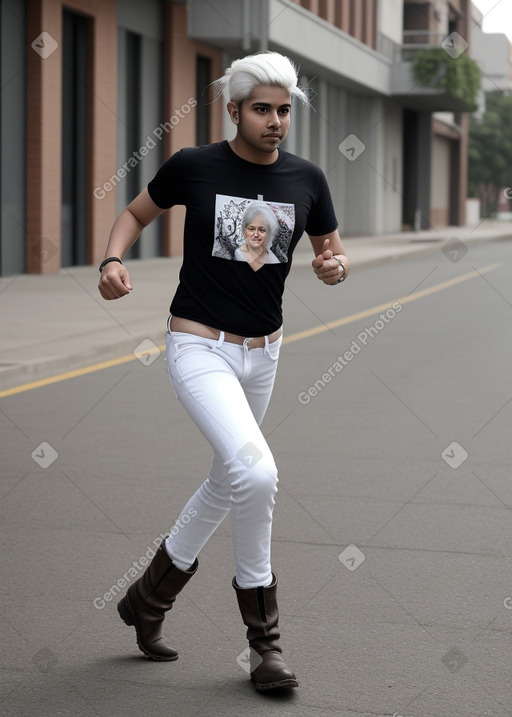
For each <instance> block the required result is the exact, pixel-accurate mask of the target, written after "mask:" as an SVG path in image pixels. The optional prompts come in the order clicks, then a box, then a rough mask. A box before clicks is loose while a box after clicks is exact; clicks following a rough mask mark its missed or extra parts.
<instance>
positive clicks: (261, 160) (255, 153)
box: [229, 135, 279, 164]
mask: <svg viewBox="0 0 512 717" xmlns="http://www.w3.org/2000/svg"><path fill="white" fill-rule="evenodd" d="M229 146H230V147H231V149H232V150H233V152H234V153H235V154H237V155H238V156H239V157H241V158H242V159H245V160H246V162H252V163H253V164H274V162H276V161H277V158H278V157H279V152H278V150H277V147H276V149H274V150H273V151H272V152H260V151H259V150H257V149H255V148H254V147H251V146H250V145H248V144H246V142H244V141H243V139H241V138H240V137H239V136H238V135H237V136H236V137H235V139H232V140H231V142H229Z"/></svg>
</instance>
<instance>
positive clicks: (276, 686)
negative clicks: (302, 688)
mask: <svg viewBox="0 0 512 717" xmlns="http://www.w3.org/2000/svg"><path fill="white" fill-rule="evenodd" d="M253 682H254V687H255V688H256V690H257V691H258V692H269V691H270V690H283V689H285V690H290V689H293V688H294V687H298V686H299V683H298V682H297V680H294V679H293V678H291V677H290V678H288V679H287V680H280V681H279V682H268V683H267V684H262V683H261V682H256V681H255V680H253Z"/></svg>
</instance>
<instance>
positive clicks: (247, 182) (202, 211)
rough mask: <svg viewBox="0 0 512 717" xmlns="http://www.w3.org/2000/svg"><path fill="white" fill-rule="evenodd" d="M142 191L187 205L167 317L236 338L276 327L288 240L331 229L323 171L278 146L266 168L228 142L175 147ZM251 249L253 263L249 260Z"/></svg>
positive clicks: (164, 203)
mask: <svg viewBox="0 0 512 717" xmlns="http://www.w3.org/2000/svg"><path fill="white" fill-rule="evenodd" d="M148 192H149V195H150V197H151V199H152V200H153V201H154V202H155V204H157V206H159V207H161V208H162V209H167V208H169V207H172V206H174V205H175V204H183V205H185V206H186V208H187V212H186V219H185V230H184V243H183V265H182V268H181V271H180V282H179V285H178V288H177V290H176V294H175V296H174V299H173V300H172V303H171V307H170V310H171V313H172V314H174V315H175V316H181V317H183V318H185V319H192V320H194V321H199V322H201V323H203V324H207V325H208V326H213V327H214V328H217V329H222V330H224V331H228V332H230V333H234V334H239V335H241V336H263V335H265V334H270V333H272V332H273V331H275V330H276V329H278V328H279V327H280V326H281V324H282V296H283V292H284V283H285V279H286V277H287V275H288V272H289V271H290V267H291V260H292V253H293V250H294V249H295V246H296V245H297V242H298V241H299V239H300V238H301V236H302V234H303V233H304V231H306V232H307V233H308V234H311V235H312V236H320V235H322V234H328V233H329V232H332V231H334V230H335V229H336V228H337V226H338V223H337V221H336V216H335V213H334V207H333V204H332V199H331V194H330V191H329V187H328V185H327V181H326V179H325V176H324V174H323V172H322V171H321V170H320V169H319V168H318V167H317V166H316V165H314V164H312V163H311V162H308V161H306V160H304V159H300V158H299V157H296V156H295V155H293V154H290V153H288V152H285V151H283V150H281V149H280V150H279V156H278V159H277V160H276V161H275V162H274V163H273V164H269V165H263V164H254V163H252V162H247V161H246V160H244V159H242V158H241V157H239V156H238V155H237V154H235V153H234V152H233V150H232V149H231V147H230V146H229V144H228V142H227V141H223V142H219V143H215V144H211V145H206V146H203V147H195V148H187V149H182V150H180V151H179V152H177V153H176V154H174V155H173V156H172V157H170V158H169V159H168V160H167V161H166V162H165V163H164V164H163V165H162V167H161V168H160V169H159V170H158V172H157V174H156V176H155V177H154V179H153V180H152V181H151V182H150V183H149V185H148ZM246 225H248V229H247V230H246V233H245V234H244V227H245V226H246ZM255 227H256V236H257V240H256V242H257V243H256V248H254V246H253V247H252V251H249V249H248V247H249V243H250V241H251V239H247V238H246V237H247V236H248V235H250V234H251V232H252V233H253V234H254V231H255ZM258 228H259V230H258ZM262 228H263V229H262ZM258 231H259V233H258ZM262 236H264V237H266V242H265V241H263V240H262V239H261V237H262ZM258 252H260V259H261V261H259V262H254V261H253V257H254V255H255V253H256V254H257V253H258ZM262 262H263V263H262Z"/></svg>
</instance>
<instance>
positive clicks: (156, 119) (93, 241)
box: [0, 0, 470, 275]
mask: <svg viewBox="0 0 512 717" xmlns="http://www.w3.org/2000/svg"><path fill="white" fill-rule="evenodd" d="M469 9H470V3H469V0H432V1H431V2H425V1H423V2H414V0H406V1H405V2H404V0H300V1H299V0H294V1H290V0H208V1H206V0H174V1H163V0H103V1H101V0H0V27H1V30H0V33H1V35H0V74H1V79H2V94H1V102H0V156H1V173H0V182H1V192H2V214H1V221H0V273H1V274H4V275H6V274H13V273H18V272H25V271H27V272H33V273H46V272H55V271H58V270H59V269H60V268H61V267H65V266H71V265H80V264H96V263H99V261H100V260H101V258H102V257H103V252H104V249H105V245H106V242H107V239H108V232H109V230H110V227H111V225H112V223H113V221H114V219H115V216H116V215H117V214H118V213H119V211H120V210H121V209H122V208H123V207H124V206H125V205H126V204H127V203H128V202H129V201H130V199H131V198H132V197H133V196H135V195H136V194H137V193H138V192H139V191H140V190H141V189H142V188H143V187H144V186H145V185H146V184H147V182H148V181H149V179H151V177H152V176H153V175H154V173H155V172H156V170H157V168H158V166H159V165H160V164H161V163H162V162H163V161H164V159H165V158H166V157H168V156H169V155H170V154H172V153H173V152H174V151H176V150H178V149H179V148H181V147H183V146H194V145H198V144H205V143H209V142H213V141H218V140H220V139H223V138H225V137H227V138H230V137H231V136H232V134H231V133H232V131H233V129H232V126H231V125H230V124H228V122H227V116H226V113H225V111H224V108H223V104H222V102H220V101H218V102H215V103H212V102H211V98H210V95H209V91H208V89H207V86H208V84H209V83H210V82H211V81H212V80H213V79H215V78H216V77H218V76H220V75H221V74H222V73H223V69H224V68H225V67H226V66H227V65H228V64H229V63H230V62H231V61H232V60H233V59H235V58H237V57H240V56H242V55H243V54H248V53H250V52H256V51H259V50H265V49H270V50H276V51H280V52H283V53H285V54H287V55H289V56H290V57H291V58H292V59H293V60H294V61H295V62H296V63H297V64H298V65H299V67H300V76H301V82H302V83H303V84H307V85H309V86H310V87H311V89H312V91H313V95H314V100H313V106H314V110H307V109H305V108H303V107H300V106H297V107H294V110H293V113H294V118H293V122H292V130H291V132H290V135H289V137H288V139H287V141H286V145H285V148H286V149H288V150H289V151H292V152H295V153H297V154H299V155H301V156H303V157H305V158H307V159H311V160H312V161H314V162H315V163H317V164H318V165H319V166H321V167H322V169H323V170H324V171H325V173H326V175H327V178H328V181H329V184H330V187H331V190H332V194H333V198H334V202H335V205H336V210H337V213H338V216H339V219H340V230H341V233H342V234H343V235H345V236H347V235H351V236H357V235H368V234H383V235H384V234H387V233H390V232H397V231H400V230H401V229H402V228H403V227H410V226H416V228H419V227H422V228H427V227H431V226H441V225H447V224H462V223H464V207H465V197H466V185H465V177H466V154H467V120H466V117H465V115H463V114H462V113H460V111H458V109H457V107H456V106H455V107H454V106H453V102H452V101H451V100H450V98H448V97H446V96H444V95H443V93H442V92H441V91H437V90H432V89H429V88H424V87H420V86H419V85H418V83H417V82H415V81H414V79H413V78H412V73H411V60H410V53H411V52H414V50H415V48H418V47H420V46H423V45H425V44H426V45H428V46H430V45H432V44H440V43H441V41H442V39H443V38H445V37H446V36H447V35H449V34H450V33H451V32H455V31H456V32H457V33H459V34H460V35H461V36H462V37H465V38H469V33H470V22H469V19H470V13H469ZM408 53H409V54H408ZM183 216H184V210H183V208H181V207H175V208H173V209H172V210H170V211H169V212H166V213H165V215H164V216H163V217H161V218H160V219H159V220H158V221H157V222H155V223H154V224H153V225H151V226H150V227H148V228H147V229H146V230H145V231H144V238H143V241H141V242H137V244H136V245H135V247H134V249H133V250H132V252H131V256H132V257H134V258H147V257H151V256H171V255H176V254H180V253H181V227H182V223H183Z"/></svg>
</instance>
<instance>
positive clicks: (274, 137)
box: [263, 132, 281, 139]
mask: <svg viewBox="0 0 512 717" xmlns="http://www.w3.org/2000/svg"><path fill="white" fill-rule="evenodd" d="M263 136H264V137H271V138H272V139H281V135H279V134H276V133H275V132H270V133H269V134H265V135H263Z"/></svg>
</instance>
